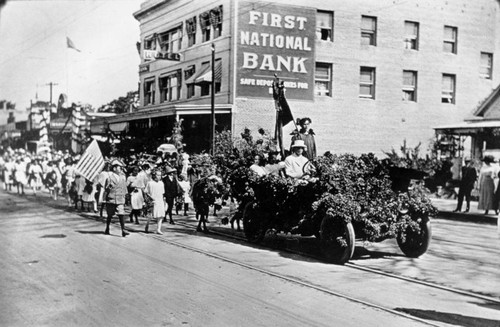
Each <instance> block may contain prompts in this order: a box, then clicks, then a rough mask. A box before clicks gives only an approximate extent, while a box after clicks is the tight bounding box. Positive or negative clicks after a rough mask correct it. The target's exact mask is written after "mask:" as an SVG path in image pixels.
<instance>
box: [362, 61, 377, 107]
mask: <svg viewBox="0 0 500 327" xmlns="http://www.w3.org/2000/svg"><path fill="white" fill-rule="evenodd" d="M359 97H360V98H367V99H375V68H373V67H361V69H360V77H359Z"/></svg>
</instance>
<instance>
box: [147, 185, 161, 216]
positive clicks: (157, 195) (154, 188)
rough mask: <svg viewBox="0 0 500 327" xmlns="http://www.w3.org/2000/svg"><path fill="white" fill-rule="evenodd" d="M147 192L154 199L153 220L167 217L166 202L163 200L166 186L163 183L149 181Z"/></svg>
mask: <svg viewBox="0 0 500 327" xmlns="http://www.w3.org/2000/svg"><path fill="white" fill-rule="evenodd" d="M145 192H146V193H147V194H149V196H150V197H151V198H152V199H153V204H154V206H153V218H162V217H163V216H165V201H164V200H163V194H164V193H165V186H164V185H163V182H162V181H158V182H155V181H154V180H153V181H149V182H148V184H147V185H146V190H145Z"/></svg>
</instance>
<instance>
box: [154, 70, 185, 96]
mask: <svg viewBox="0 0 500 327" xmlns="http://www.w3.org/2000/svg"><path fill="white" fill-rule="evenodd" d="M174 78H175V80H176V81H177V83H176V84H175V85H173V84H172V81H173V80H174ZM158 79H159V84H160V103H164V102H172V101H178V100H180V97H181V88H182V85H181V70H180V69H178V70H175V71H172V72H168V73H166V74H163V75H161V76H160V77H159V78H158Z"/></svg>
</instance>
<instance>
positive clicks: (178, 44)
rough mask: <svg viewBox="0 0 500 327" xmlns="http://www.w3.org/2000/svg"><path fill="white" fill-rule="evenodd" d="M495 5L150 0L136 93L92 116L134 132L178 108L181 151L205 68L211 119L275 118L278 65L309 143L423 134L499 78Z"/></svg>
mask: <svg viewBox="0 0 500 327" xmlns="http://www.w3.org/2000/svg"><path fill="white" fill-rule="evenodd" d="M499 11H500V10H499V2H498V1H496V0H477V1H466V0H446V1H445V0H435V1H423V0H410V1H392V0H390V1H389V0H381V1H370V0H357V1H343V0H329V1H324V0H308V1H298V0H275V1H243V0H241V1H240V0H222V1H192V0H149V1H146V2H144V3H143V4H142V5H141V8H140V10H138V11H137V12H136V13H134V16H135V18H136V19H137V20H138V21H139V22H140V30H141V35H140V39H141V45H140V54H141V63H140V65H139V69H138V74H139V79H140V92H139V94H140V106H139V108H138V109H137V110H136V111H134V112H131V113H128V114H123V115H118V116H115V117H112V118H107V119H105V120H104V119H103V120H99V121H96V122H95V123H93V126H92V129H93V132H97V133H99V132H102V131H103V130H104V129H106V128H109V129H111V130H114V131H116V132H121V133H127V134H128V135H131V136H133V137H138V138H140V137H141V136H143V135H145V133H146V131H149V133H150V134H148V135H169V133H170V132H171V130H172V126H173V122H174V121H175V120H182V126H183V135H184V141H185V143H186V144H187V151H188V152H191V151H201V150H203V149H208V148H209V141H208V140H209V139H210V137H209V136H210V124H211V94H210V92H211V81H212V78H213V79H214V80H215V95H214V96H215V101H214V102H215V114H216V128H217V130H224V129H229V130H231V131H232V132H233V135H239V133H241V132H242V131H243V129H244V128H245V127H248V128H250V129H251V130H252V131H254V133H255V132H256V130H257V129H258V128H260V127H262V128H264V129H266V130H268V131H270V132H272V131H273V130H274V124H275V109H274V101H273V98H272V92H271V85H272V81H273V79H274V75H275V74H276V75H277V76H278V77H279V78H280V80H282V81H284V84H285V87H286V97H287V99H288V102H289V104H290V107H291V110H292V113H293V115H294V117H295V118H300V117H305V116H307V117H310V118H311V119H312V121H313V124H312V127H313V129H314V131H315V133H316V142H317V147H318V153H319V154H321V153H323V152H325V151H332V152H337V153H338V152H350V153H355V154H360V153H364V152H375V153H376V154H381V153H382V151H390V150H391V148H393V147H394V148H399V146H400V145H401V144H402V143H403V141H404V140H406V141H407V143H408V144H409V145H416V144H418V142H422V143H423V144H426V143H427V142H428V141H429V140H431V139H432V138H433V136H434V130H433V127H434V126H436V125H445V124H450V123H456V122H460V121H462V120H463V119H464V118H465V117H467V116H468V115H469V114H470V113H471V111H473V110H474V108H475V107H476V106H477V104H478V102H480V101H481V100H483V99H484V98H485V97H487V96H488V95H489V94H490V93H491V91H492V90H493V89H494V88H495V87H497V86H498V83H499V81H500V79H499V77H500V74H499V72H500V70H499V66H500V65H496V64H494V62H496V61H495V58H496V53H498V52H497V51H496V50H498V49H499V47H500V40H499V39H498V38H497V39H496V38H495V35H500V26H499V22H500V19H499V18H500V17H499ZM212 46H213V47H214V49H215V50H214V52H215V65H214V74H213V75H214V76H212V69H211V58H212ZM293 128H294V126H293V124H289V125H288V126H286V128H285V135H287V132H291V131H292V129H293ZM288 144H289V138H286V137H285V146H286V145H288Z"/></svg>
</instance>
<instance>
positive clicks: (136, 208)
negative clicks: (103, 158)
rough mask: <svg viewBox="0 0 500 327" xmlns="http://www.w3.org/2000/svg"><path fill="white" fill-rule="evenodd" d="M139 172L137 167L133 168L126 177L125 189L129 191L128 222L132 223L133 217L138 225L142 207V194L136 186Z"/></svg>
mask: <svg viewBox="0 0 500 327" xmlns="http://www.w3.org/2000/svg"><path fill="white" fill-rule="evenodd" d="M138 173H139V168H137V167H136V168H134V170H133V171H132V174H131V175H130V176H129V177H128V178H127V189H128V190H129V192H130V207H131V209H132V210H130V215H129V218H130V222H131V223H133V222H134V219H133V218H135V224H136V225H139V216H140V214H141V211H142V208H143V207H144V196H143V195H142V190H141V189H140V188H139V187H137V183H136V181H137V174H138Z"/></svg>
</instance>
